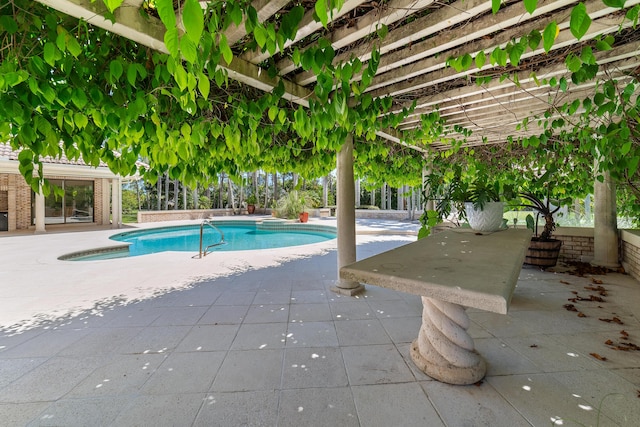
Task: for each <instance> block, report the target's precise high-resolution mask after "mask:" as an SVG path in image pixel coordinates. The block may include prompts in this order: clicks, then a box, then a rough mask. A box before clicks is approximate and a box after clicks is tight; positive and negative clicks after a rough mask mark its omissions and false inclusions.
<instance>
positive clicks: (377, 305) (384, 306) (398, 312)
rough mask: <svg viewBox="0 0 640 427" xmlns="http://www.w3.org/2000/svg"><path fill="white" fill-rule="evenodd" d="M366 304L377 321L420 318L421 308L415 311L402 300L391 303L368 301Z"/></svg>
mask: <svg viewBox="0 0 640 427" xmlns="http://www.w3.org/2000/svg"><path fill="white" fill-rule="evenodd" d="M368 303H369V306H370V307H371V309H372V310H373V312H374V313H375V315H376V317H377V318H378V319H388V318H391V317H411V316H422V307H420V308H418V309H416V307H415V306H411V305H410V304H409V303H408V302H407V301H405V300H404V299H399V300H391V301H376V300H373V301H372V300H368Z"/></svg>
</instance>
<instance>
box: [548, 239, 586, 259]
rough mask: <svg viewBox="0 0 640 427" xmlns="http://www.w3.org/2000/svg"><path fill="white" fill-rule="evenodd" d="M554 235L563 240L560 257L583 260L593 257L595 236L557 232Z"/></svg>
mask: <svg viewBox="0 0 640 427" xmlns="http://www.w3.org/2000/svg"><path fill="white" fill-rule="evenodd" d="M554 237H555V238H556V239H558V240H562V247H561V248H560V255H559V256H558V259H560V260H562V261H582V262H588V261H590V260H592V259H593V236H563V235H561V234H557V233H556V234H554Z"/></svg>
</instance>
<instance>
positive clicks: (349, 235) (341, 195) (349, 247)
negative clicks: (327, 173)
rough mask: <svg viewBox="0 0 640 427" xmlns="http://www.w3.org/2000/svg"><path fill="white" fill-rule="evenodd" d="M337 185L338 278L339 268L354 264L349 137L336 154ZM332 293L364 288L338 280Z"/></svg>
mask: <svg viewBox="0 0 640 427" xmlns="http://www.w3.org/2000/svg"><path fill="white" fill-rule="evenodd" d="M336 170H337V175H338V185H337V191H336V193H337V194H336V204H337V208H336V216H337V222H338V274H339V272H340V268H342V267H344V266H345V265H349V264H352V263H354V262H356V209H355V203H354V200H355V181H354V178H353V135H351V134H349V135H348V136H347V139H346V141H345V142H344V144H343V145H342V148H340V151H339V152H338V161H337V168H336ZM331 290H332V291H333V292H336V293H338V294H341V295H349V296H353V295H356V294H358V293H360V292H362V291H364V285H362V284H360V283H358V282H353V281H350V280H344V279H340V277H339V276H338V278H337V280H336V283H335V286H332V287H331Z"/></svg>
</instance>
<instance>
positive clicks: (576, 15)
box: [569, 3, 591, 40]
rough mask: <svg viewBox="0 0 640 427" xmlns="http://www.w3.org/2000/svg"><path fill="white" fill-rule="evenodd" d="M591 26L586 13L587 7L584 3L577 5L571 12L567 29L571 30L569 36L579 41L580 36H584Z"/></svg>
mask: <svg viewBox="0 0 640 427" xmlns="http://www.w3.org/2000/svg"><path fill="white" fill-rule="evenodd" d="M590 26H591V18H590V17H589V14H588V13H587V7H586V6H585V5H584V3H578V4H577V5H576V6H575V7H574V8H573V9H572V10H571V21H570V23H569V29H570V30H571V34H573V36H574V37H575V38H576V39H578V40H580V39H581V38H582V36H584V35H585V34H586V33H587V31H588V30H589V27H590Z"/></svg>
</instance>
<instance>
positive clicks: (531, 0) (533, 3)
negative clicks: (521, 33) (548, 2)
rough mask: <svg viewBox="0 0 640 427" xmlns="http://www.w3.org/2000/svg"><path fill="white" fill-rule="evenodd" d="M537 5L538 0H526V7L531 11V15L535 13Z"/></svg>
mask: <svg viewBox="0 0 640 427" xmlns="http://www.w3.org/2000/svg"><path fill="white" fill-rule="evenodd" d="M537 7H538V0H524V8H525V10H526V11H527V12H529V15H533V12H535V10H536V8H537Z"/></svg>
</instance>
